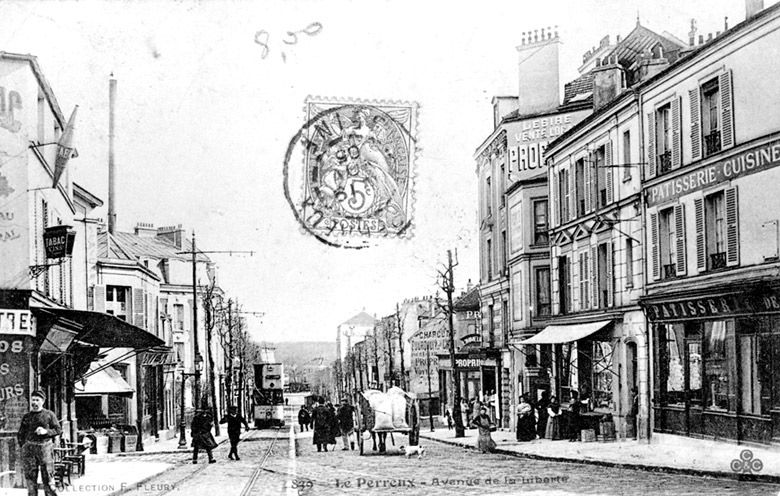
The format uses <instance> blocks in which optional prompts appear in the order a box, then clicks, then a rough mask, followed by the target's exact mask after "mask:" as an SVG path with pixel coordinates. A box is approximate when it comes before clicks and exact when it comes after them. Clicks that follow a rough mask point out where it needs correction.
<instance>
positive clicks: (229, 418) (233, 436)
mask: <svg viewBox="0 0 780 496" xmlns="http://www.w3.org/2000/svg"><path fill="white" fill-rule="evenodd" d="M219 423H220V424H227V431H228V438H229V439H230V453H229V454H228V458H230V459H231V460H233V456H234V455H235V459H236V460H240V459H241V458H239V456H238V441H239V438H240V437H241V424H244V427H246V430H249V424H247V422H246V419H245V418H244V417H242V416H241V415H239V414H238V408H236V407H235V406H232V405H231V406H228V414H227V415H225V416H224V417H222V420H220V421H219Z"/></svg>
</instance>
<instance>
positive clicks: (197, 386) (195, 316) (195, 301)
mask: <svg viewBox="0 0 780 496" xmlns="http://www.w3.org/2000/svg"><path fill="white" fill-rule="evenodd" d="M196 253H197V248H196V247H195V231H192V340H193V344H194V346H195V408H200V406H201V405H200V366H201V364H202V363H203V357H202V356H201V355H200V347H199V344H198V274H197V260H196V259H195V255H196Z"/></svg>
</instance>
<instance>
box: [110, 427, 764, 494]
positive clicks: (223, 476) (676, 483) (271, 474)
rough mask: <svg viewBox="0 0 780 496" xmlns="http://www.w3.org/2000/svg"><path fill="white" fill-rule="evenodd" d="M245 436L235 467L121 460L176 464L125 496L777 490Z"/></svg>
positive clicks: (221, 460)
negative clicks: (292, 445) (320, 448)
mask: <svg viewBox="0 0 780 496" xmlns="http://www.w3.org/2000/svg"><path fill="white" fill-rule="evenodd" d="M276 434H278V438H276V439H274V435H276ZM244 438H245V439H244V441H242V443H241V444H240V452H241V456H242V458H241V461H238V462H234V461H230V460H227V451H228V445H227V444H226V443H225V444H222V445H220V447H219V448H218V449H217V450H216V451H215V458H216V459H217V460H218V463H216V464H211V465H209V464H203V459H204V458H205V457H204V456H203V455H201V461H200V463H199V464H198V465H193V464H192V463H191V458H190V457H191V455H190V453H189V452H186V453H181V454H178V453H161V454H156V455H143V456H137V457H127V458H143V459H144V460H149V461H152V460H154V461H164V462H169V463H174V464H175V467H174V468H173V469H172V470H169V471H167V472H164V473H162V474H160V475H159V476H157V477H154V478H152V479H151V480H149V481H146V482H145V483H143V484H142V485H140V486H139V487H137V488H135V489H133V490H131V491H129V492H127V493H125V494H131V495H137V496H142V495H143V496H151V495H155V496H162V495H165V494H177V493H179V494H184V493H186V494H203V495H206V494H209V495H210V494H218V495H229V494H236V495H238V494H241V495H250V494H253V495H264V494H269V495H270V494H300V495H305V494H311V495H336V494H358V493H363V494H364V493H380V494H391V493H393V492H399V491H400V492H403V493H404V494H410V495H411V494H420V495H423V494H464V495H471V494H517V493H520V492H523V493H530V494H550V495H554V494H564V495H565V494H594V495H595V494H598V495H630V494H638V493H639V492H641V493H643V494H668V495H699V494H708V495H742V494H751V495H752V494H755V495H770V494H771V495H774V494H777V493H778V490H779V488H778V487H777V486H776V485H771V484H756V483H746V482H737V481H732V480H728V479H712V478H701V477H692V476H684V475H671V474H664V473H652V472H644V471H635V470H625V469H614V468H606V467H597V466H590V465H579V464H570V463H558V462H545V461H537V460H528V459H521V458H516V457H511V456H506V455H492V454H491V455H484V454H480V453H478V452H476V451H474V450H468V449H463V448H458V447H454V446H450V445H445V444H440V443H436V442H433V441H427V442H424V443H423V444H424V446H425V448H426V450H425V455H424V456H423V458H422V459H417V458H416V457H411V458H407V457H405V456H403V455H402V453H401V451H400V450H399V447H400V446H401V445H402V444H405V443H406V440H407V438H406V437H405V436H400V435H399V436H395V437H394V440H393V439H391V438H389V437H388V452H387V453H386V454H379V453H378V452H374V451H372V450H371V442H370V440H369V441H367V443H366V449H367V451H366V454H365V455H364V456H359V455H358V452H357V451H343V450H342V449H341V441H340V440H339V444H338V445H337V447H336V450H335V451H329V452H327V453H318V452H317V450H316V448H315V447H314V446H313V445H312V444H311V433H310V432H307V433H302V434H298V439H297V443H296V444H297V448H296V457H295V459H294V460H293V459H291V457H290V453H289V431H288V430H287V429H282V430H279V431H254V430H253V431H250V432H249V433H246V434H244ZM393 441H394V445H393ZM120 460H121V459H120ZM120 463H121V462H120Z"/></svg>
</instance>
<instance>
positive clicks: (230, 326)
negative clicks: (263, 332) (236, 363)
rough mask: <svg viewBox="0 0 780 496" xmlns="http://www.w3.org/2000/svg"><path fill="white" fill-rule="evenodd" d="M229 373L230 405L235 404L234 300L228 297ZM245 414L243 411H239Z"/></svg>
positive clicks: (227, 378)
mask: <svg viewBox="0 0 780 496" xmlns="http://www.w3.org/2000/svg"><path fill="white" fill-rule="evenodd" d="M227 325H228V335H227V338H228V359H227V369H228V373H227V376H225V394H226V395H227V404H228V406H230V405H232V404H233V300H232V299H228V321H227ZM239 413H240V414H241V415H243V412H239Z"/></svg>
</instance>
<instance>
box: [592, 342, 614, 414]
mask: <svg viewBox="0 0 780 496" xmlns="http://www.w3.org/2000/svg"><path fill="white" fill-rule="evenodd" d="M613 375H614V374H613V373H612V344H611V343H608V342H605V341H593V407H594V408H607V409H613V408H614V403H613V401H612V379H613Z"/></svg>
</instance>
